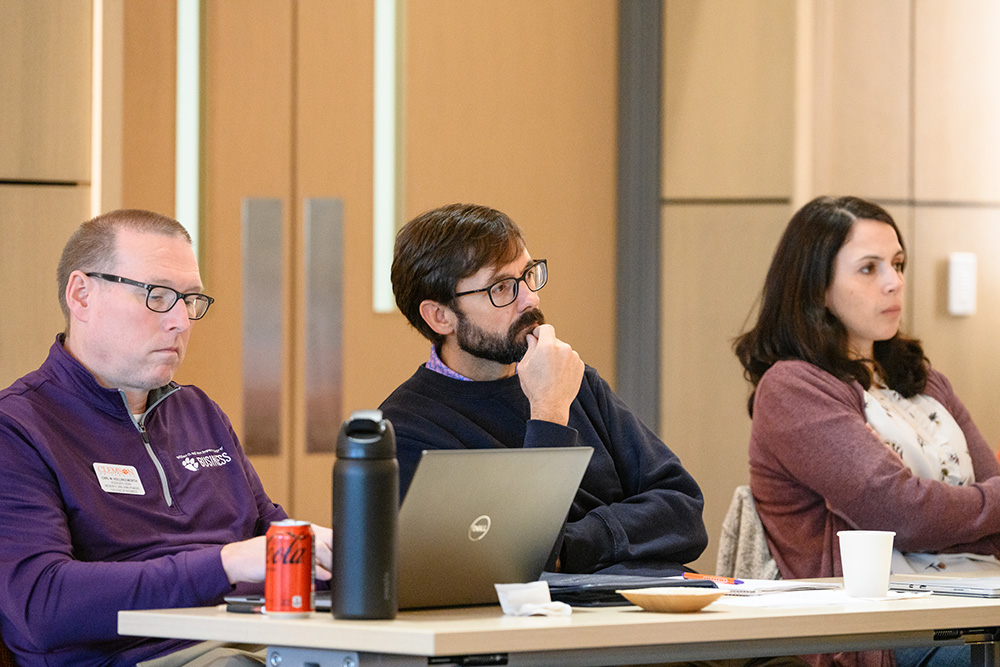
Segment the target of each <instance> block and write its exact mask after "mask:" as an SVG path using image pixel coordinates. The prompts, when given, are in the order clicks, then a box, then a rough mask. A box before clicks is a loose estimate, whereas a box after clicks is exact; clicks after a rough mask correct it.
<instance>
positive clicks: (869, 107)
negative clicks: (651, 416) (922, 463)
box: [662, 0, 1000, 571]
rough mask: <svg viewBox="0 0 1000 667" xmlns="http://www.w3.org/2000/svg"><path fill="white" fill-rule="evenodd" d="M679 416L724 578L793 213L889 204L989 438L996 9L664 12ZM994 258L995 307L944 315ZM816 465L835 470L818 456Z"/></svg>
mask: <svg viewBox="0 0 1000 667" xmlns="http://www.w3.org/2000/svg"><path fill="white" fill-rule="evenodd" d="M666 14H667V15H666V19H665V31H666V32H665V34H666V40H665V41H666V46H665V53H664V71H665V74H664V86H665V88H664V91H665V94H664V118H665V121H664V136H663V142H664V144H663V145H664V165H663V174H664V182H663V193H664V204H663V219H662V224H663V231H664V234H663V239H664V240H663V259H664V270H663V294H664V309H663V327H664V329H663V345H664V348H663V351H664V355H663V358H664V364H663V368H662V381H663V386H664V403H663V411H662V421H663V424H664V435H665V439H666V440H667V442H668V443H669V444H670V445H671V446H672V447H674V448H675V450H676V451H678V453H679V454H680V456H681V458H682V460H683V461H684V462H685V463H686V464H687V466H688V468H689V469H690V470H691V471H692V472H693V473H694V475H695V477H696V478H697V479H698V480H699V482H700V483H701V484H702V487H703V489H704V490H705V493H706V512H705V517H706V523H707V524H708V528H709V535H710V537H711V538H712V542H711V544H710V546H709V549H708V551H707V552H706V554H705V555H704V556H703V557H702V558H701V559H699V561H698V562H697V564H696V565H697V567H698V568H699V569H701V570H702V571H712V570H713V569H714V567H715V557H716V548H717V537H718V535H719V529H720V527H721V522H722V518H723V516H724V515H725V511H726V509H727V507H728V504H729V501H730V498H731V495H732V491H733V489H734V487H735V486H737V485H739V484H745V483H747V482H748V481H749V474H748V469H747V442H748V438H749V432H750V420H749V418H748V417H747V413H746V407H745V406H746V397H747V395H748V392H749V385H748V383H746V382H745V381H744V380H743V378H742V375H741V371H742V369H741V367H740V366H739V364H738V362H737V361H736V359H735V356H734V355H733V353H732V349H731V341H732V339H733V337H734V336H736V335H737V334H738V333H739V332H740V331H742V330H743V329H744V328H745V326H746V318H747V317H748V316H749V315H751V314H752V313H753V312H754V311H753V309H754V307H755V305H756V299H757V297H758V295H759V292H760V289H761V287H762V285H763V278H764V274H765V272H766V270H767V266H768V264H769V262H770V258H771V254H772V253H773V250H774V247H775V245H776V243H777V240H778V237H779V236H780V234H781V232H782V230H783V229H784V226H785V224H786V223H787V221H788V219H789V217H790V216H791V213H792V212H794V210H795V209H797V208H798V207H799V206H800V205H801V204H803V203H805V202H806V201H808V200H809V199H811V198H812V197H814V196H816V195H819V194H834V195H843V194H853V195H858V196H862V197H867V198H871V199H873V200H876V201H879V202H881V203H882V204H884V205H886V206H887V208H888V209H889V211H890V212H891V213H892V214H893V216H894V217H895V218H896V220H897V222H898V223H899V224H900V226H901V228H902V231H903V234H904V238H905V240H906V243H907V246H908V252H909V264H908V268H907V305H906V313H905V318H904V327H905V328H906V329H907V330H908V331H909V332H910V333H912V334H913V335H915V336H917V337H919V338H922V339H923V341H924V344H925V349H926V351H927V353H928V355H929V357H930V359H931V361H932V363H933V364H934V365H935V366H936V367H937V368H939V369H941V370H942V371H943V372H944V373H945V374H947V375H948V376H949V378H950V379H951V381H952V383H953V384H954V385H955V388H956V390H957V391H958V393H959V396H960V397H961V398H962V399H963V401H964V402H965V403H966V405H967V406H968V407H969V409H970V410H971V412H972V414H973V417H974V418H975V419H976V421H977V423H978V425H979V427H980V429H981V430H982V431H983V433H984V435H985V436H986V438H987V440H988V441H989V442H990V443H996V442H997V439H998V438H1000V414H998V413H997V411H996V410H995V409H994V406H993V404H994V391H993V390H995V388H996V384H997V377H998V374H997V360H996V359H997V355H996V354H995V352H993V351H992V349H993V346H992V342H993V339H994V338H995V335H994V332H995V331H996V330H997V328H998V326H1000V321H998V320H1000V307H998V306H1000V303H998V301H1000V275H998V273H1000V270H998V269H997V267H996V266H994V265H995V262H991V261H990V253H991V251H992V250H994V249H996V248H998V247H1000V163H998V160H1000V157H998V156H1000V130H998V129H997V124H996V122H995V119H996V118H997V117H998V114H1000V93H998V92H997V89H996V87H995V86H994V85H993V84H992V82H994V81H996V80H997V78H998V77H1000V47H998V46H997V45H996V41H995V40H994V39H992V38H991V35H993V34H995V32H996V31H997V30H998V29H1000V9H998V8H997V7H996V6H995V5H994V4H993V3H990V2H986V1H981V0H958V1H954V0H930V1H926V2H924V1H922V2H912V1H908V2H899V1H897V0H877V1H875V2H872V1H871V0H808V1H805V2H796V1H795V0H778V1H773V2H768V3H761V2H755V1H754V0H731V1H729V2H725V3H704V2H698V0H667V12H666ZM959 250H961V251H972V252H976V253H978V254H979V275H978V279H979V304H978V306H979V310H978V313H977V314H976V315H974V316H971V317H953V316H950V315H948V314H947V309H946V304H945V294H946V285H947V280H946V275H947V274H946V260H947V256H948V253H949V252H952V251H959ZM818 455H820V454H819V453H818Z"/></svg>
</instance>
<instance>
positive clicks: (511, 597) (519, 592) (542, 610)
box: [493, 581, 573, 616]
mask: <svg viewBox="0 0 1000 667" xmlns="http://www.w3.org/2000/svg"><path fill="white" fill-rule="evenodd" d="M493 587H494V588H496V589H497V597H498V598H499V599H500V608H501V609H503V613H504V614H506V615H508V616H569V615H570V614H572V613H573V608H572V607H570V606H569V605H568V604H566V603H565V602H553V601H552V596H551V595H550V594H549V584H548V582H547V581H531V582H529V583H527V584H493Z"/></svg>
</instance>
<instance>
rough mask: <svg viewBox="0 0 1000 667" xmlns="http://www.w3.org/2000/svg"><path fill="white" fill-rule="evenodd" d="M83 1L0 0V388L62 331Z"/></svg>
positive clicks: (78, 143) (80, 168)
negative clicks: (59, 280)
mask: <svg viewBox="0 0 1000 667" xmlns="http://www.w3.org/2000/svg"><path fill="white" fill-rule="evenodd" d="M91 34H92V20H91V7H90V0H67V2H65V3H61V4H60V6H59V11H53V6H52V5H49V4H48V3H34V2H23V1H21V0H0V285H3V286H4V296H3V299H4V306H5V307H4V316H3V318H2V319H0V387H6V386H7V385H9V384H10V383H11V382H13V381H14V380H16V379H17V378H19V377H21V376H22V375H24V374H25V373H27V372H28V371H31V370H33V369H35V368H37V367H38V366H39V364H41V363H42V361H44V360H45V355H46V354H47V353H48V349H49V346H51V345H52V342H53V341H54V340H55V336H56V334H57V333H58V332H60V331H62V330H63V327H64V325H63V316H62V313H61V312H60V310H59V303H58V301H57V290H56V278H55V275H56V263H57V262H58V260H59V253H60V251H61V250H62V247H63V244H64V243H65V242H66V239H67V238H68V237H69V235H70V234H71V233H72V231H73V230H74V229H75V228H76V226H77V225H78V224H80V222H81V221H83V220H85V219H86V218H87V217H88V212H89V204H90V136H91V134H90V122H91V114H90V97H91V90H90V88H91V68H90V60H91Z"/></svg>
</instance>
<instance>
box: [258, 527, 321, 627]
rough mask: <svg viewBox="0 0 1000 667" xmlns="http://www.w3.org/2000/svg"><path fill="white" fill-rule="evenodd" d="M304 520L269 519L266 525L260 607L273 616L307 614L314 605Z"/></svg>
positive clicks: (312, 539) (311, 541)
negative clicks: (264, 564) (264, 567)
mask: <svg viewBox="0 0 1000 667" xmlns="http://www.w3.org/2000/svg"><path fill="white" fill-rule="evenodd" d="M315 540H316V536H315V533H313V529H312V524H310V523H309V522H308V521H295V520H294V519H283V520H281V521H272V522H271V527H270V528H268V529H267V568H266V570H265V573H264V611H265V612H266V613H267V614H270V615H273V616H283V617H286V618H287V617H296V616H308V615H309V613H310V612H312V610H313V609H314V608H315V605H316V584H315V582H314V580H313V562H314V554H315V549H314V546H313V545H314V542H315Z"/></svg>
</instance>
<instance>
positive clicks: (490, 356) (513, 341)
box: [455, 308, 545, 365]
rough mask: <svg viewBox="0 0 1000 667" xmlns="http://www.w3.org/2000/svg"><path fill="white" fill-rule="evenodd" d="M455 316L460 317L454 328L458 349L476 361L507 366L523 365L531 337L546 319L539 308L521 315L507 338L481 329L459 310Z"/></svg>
mask: <svg viewBox="0 0 1000 667" xmlns="http://www.w3.org/2000/svg"><path fill="white" fill-rule="evenodd" d="M455 315H457V316H458V326H457V327H456V328H455V333H456V339H457V341H458V346H459V347H460V348H461V349H462V350H464V351H465V352H468V353H469V354H471V355H473V356H475V357H479V358H480V359H486V360H488V361H495V362H497V363H498V364H505V365H506V364H515V363H517V362H519V361H521V358H522V357H524V353H525V352H527V351H528V333H530V332H531V331H533V330H534V328H535V327H537V326H538V325H539V324H545V316H544V315H542V311H540V310H538V309H537V308H535V309H534V310H529V311H526V312H525V313H524V314H523V315H521V317H519V318H518V319H517V321H516V322H514V323H513V324H512V325H510V328H509V329H508V330H507V333H506V334H494V333H490V332H488V331H485V330H483V329H481V328H479V327H478V326H476V325H475V324H473V323H472V322H470V321H469V320H468V318H467V317H466V315H465V313H464V312H462V311H460V310H456V311H455Z"/></svg>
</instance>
